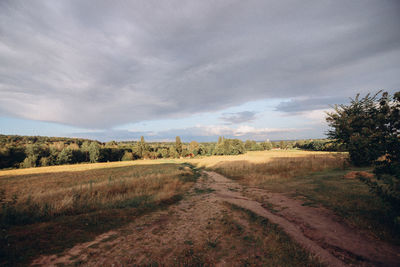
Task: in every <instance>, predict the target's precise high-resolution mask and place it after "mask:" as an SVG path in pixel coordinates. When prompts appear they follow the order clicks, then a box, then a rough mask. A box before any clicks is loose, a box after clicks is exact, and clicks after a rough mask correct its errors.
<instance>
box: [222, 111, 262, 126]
mask: <svg viewBox="0 0 400 267" xmlns="http://www.w3.org/2000/svg"><path fill="white" fill-rule="evenodd" d="M255 118H256V113H255V112H252V111H242V112H236V113H224V114H222V116H221V117H220V119H221V120H223V121H225V122H226V124H238V123H243V122H250V121H253V120H255Z"/></svg>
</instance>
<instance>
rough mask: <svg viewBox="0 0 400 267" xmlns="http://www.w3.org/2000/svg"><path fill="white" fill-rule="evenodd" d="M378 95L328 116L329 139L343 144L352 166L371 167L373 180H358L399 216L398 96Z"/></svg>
mask: <svg viewBox="0 0 400 267" xmlns="http://www.w3.org/2000/svg"><path fill="white" fill-rule="evenodd" d="M380 94H381V92H378V93H377V94H375V95H374V96H370V95H369V94H368V95H367V96H365V97H364V98H362V99H359V95H357V96H356V98H355V99H351V102H350V104H349V105H336V106H335V110H334V112H331V113H328V116H327V122H328V124H329V126H330V127H331V128H332V129H331V130H330V131H329V133H328V134H329V137H330V138H332V139H334V140H335V141H336V142H337V143H339V144H343V145H344V146H345V147H346V148H347V149H348V151H349V155H350V160H351V162H352V163H353V164H355V165H361V166H362V165H369V164H371V163H373V162H374V163H375V170H374V171H375V173H376V175H377V180H374V179H370V178H366V177H360V179H361V180H362V181H364V182H365V183H366V184H367V185H369V187H370V188H371V190H373V191H374V192H376V193H377V194H378V195H379V196H381V197H382V198H383V199H384V200H386V201H388V202H389V203H391V204H392V206H393V207H395V209H396V210H397V211H398V212H400V92H397V93H395V94H394V96H393V97H392V96H390V95H389V94H388V93H386V92H384V93H382V94H381V96H380V98H379V99H378V96H379V95H380Z"/></svg>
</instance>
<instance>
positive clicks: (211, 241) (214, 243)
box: [206, 237, 219, 248]
mask: <svg viewBox="0 0 400 267" xmlns="http://www.w3.org/2000/svg"><path fill="white" fill-rule="evenodd" d="M218 244H219V237H216V238H207V241H206V245H207V247H209V248H216V247H217V246H218Z"/></svg>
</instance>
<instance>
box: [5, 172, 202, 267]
mask: <svg viewBox="0 0 400 267" xmlns="http://www.w3.org/2000/svg"><path fill="white" fill-rule="evenodd" d="M57 167H58V166H57ZM57 167H53V168H57ZM61 167H62V166H61ZM31 170H32V171H33V173H32V174H24V175H17V176H2V177H1V179H0V188H1V191H0V201H1V213H0V219H1V221H0V222H1V227H2V229H3V231H2V236H1V240H0V242H1V243H0V248H1V249H0V251H1V253H2V254H1V255H0V258H1V259H2V260H5V259H6V258H8V259H7V260H8V262H2V261H1V260H0V263H3V264H5V263H7V264H11V265H14V264H16V263H18V262H19V261H22V262H24V261H25V260H27V259H29V258H30V257H31V256H33V255H36V254H37V253H38V252H39V251H43V250H45V251H50V252H51V251H59V250H62V249H65V248H67V247H70V246H72V245H73V244H75V243H77V242H83V241H87V240H90V239H91V238H93V237H94V236H95V235H96V234H99V233H101V232H104V231H106V230H109V229H113V228H115V227H119V226H121V225H123V224H125V223H127V222H129V221H131V220H132V219H133V218H135V216H137V215H139V214H141V213H143V212H149V211H152V210H155V209H158V208H160V207H163V206H165V205H169V204H172V203H175V202H176V201H179V200H180V199H181V197H182V194H183V193H184V192H186V191H187V189H188V188H190V187H191V185H192V184H193V182H195V180H196V177H197V175H196V173H194V171H193V170H192V169H191V168H189V167H188V166H186V165H182V164H155V165H149V164H146V165H138V166H127V167H114V168H106V169H104V168H102V169H94V170H87V171H79V172H78V171H73V172H57V171H56V172H54V173H50V172H48V170H46V172H44V173H41V174H37V173H35V169H31ZM3 264H2V265H3Z"/></svg>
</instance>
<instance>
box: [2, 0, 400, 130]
mask: <svg viewBox="0 0 400 267" xmlns="http://www.w3.org/2000/svg"><path fill="white" fill-rule="evenodd" d="M399 29H400V2H399V1H396V0H393V1H386V0H375V1H368V0H359V1H356V0H355V1H337V0H334V1H173V0H172V1H148V0H146V1H99V0H96V1H82V0H75V1H53V0H48V1H18V0H10V1H5V0H3V1H0V62H1V64H0V116H8V117H17V118H25V119H31V120H40V121H49V122H57V123H62V124H66V125H72V126H76V127H83V128H87V129H89V128H91V129H112V128H113V127H115V126H118V125H122V124H126V123H135V122H141V121H147V120H154V119H164V118H181V117H185V116H190V115H193V114H196V113H202V112H212V111H219V110H223V109H226V108H229V107H234V106H237V105H240V104H243V103H246V102H248V101H254V100H259V99H286V100H285V101H283V103H281V104H280V105H278V106H277V107H276V110H278V111H283V112H286V113H296V112H300V111H302V112H304V111H312V110H320V109H323V108H324V107H327V106H329V105H330V104H335V103H337V102H338V101H342V100H346V99H347V97H350V96H354V95H355V93H357V92H362V93H365V92H369V91H376V90H378V89H387V90H389V91H391V92H393V91H394V90H395V89H398V88H400V80H399V78H398V77H400V64H399V62H400V30H399ZM254 116H255V114H254V113H252V112H250V111H248V113H241V114H226V115H225V116H223V117H221V119H222V120H223V121H224V123H229V124H238V123H244V122H248V121H251V120H253V119H254ZM286 128H290V127H289V126H288V127H286ZM260 129H262V128H260ZM257 130H258V129H255V132H257ZM232 135H234V133H232Z"/></svg>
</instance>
